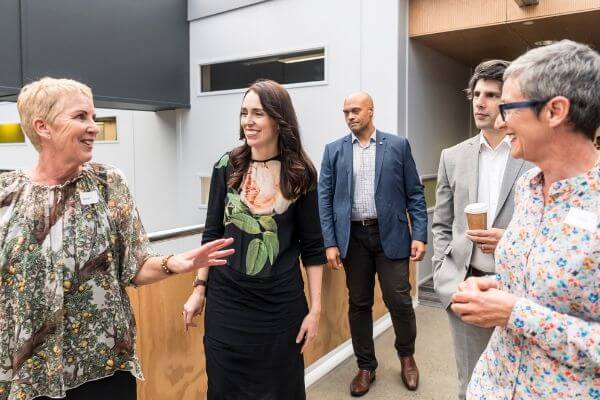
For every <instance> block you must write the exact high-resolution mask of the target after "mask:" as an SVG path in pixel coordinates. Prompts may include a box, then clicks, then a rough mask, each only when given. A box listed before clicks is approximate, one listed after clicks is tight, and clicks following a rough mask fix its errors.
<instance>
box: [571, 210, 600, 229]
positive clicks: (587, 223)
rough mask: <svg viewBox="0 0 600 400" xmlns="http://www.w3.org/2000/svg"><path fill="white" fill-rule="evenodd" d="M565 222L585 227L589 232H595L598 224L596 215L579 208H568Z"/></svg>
mask: <svg viewBox="0 0 600 400" xmlns="http://www.w3.org/2000/svg"><path fill="white" fill-rule="evenodd" d="M565 224H569V225H572V226H575V227H577V228H581V229H585V230H587V231H590V232H596V227H597V226H598V215H597V214H594V213H593V212H590V211H585V210H582V209H580V208H574V207H573V208H571V209H569V214H567V218H565Z"/></svg>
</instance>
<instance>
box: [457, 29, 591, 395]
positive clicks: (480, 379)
mask: <svg viewBox="0 0 600 400" xmlns="http://www.w3.org/2000/svg"><path fill="white" fill-rule="evenodd" d="M504 80H505V83H504V87H503V91H502V101H503V104H501V105H500V111H501V115H500V117H501V118H500V117H499V121H498V123H497V125H506V126H505V127H506V128H507V129H508V131H509V134H510V135H512V136H513V139H512V150H511V153H512V156H513V157H515V158H523V159H525V160H528V161H531V162H533V163H535V164H536V165H537V166H538V168H534V169H532V170H530V171H529V172H527V173H526V174H525V175H524V176H523V177H522V178H521V179H520V180H519V182H518V183H517V186H516V188H515V212H514V215H513V219H512V222H511V224H510V225H509V227H508V228H507V230H506V232H505V233H504V236H503V237H502V239H501V241H500V243H499V244H498V248H497V250H496V254H495V256H496V272H497V278H498V280H497V281H494V280H491V279H486V278H470V279H469V280H467V281H465V282H464V283H463V284H462V285H461V287H460V288H459V291H458V292H457V293H456V294H455V295H454V296H453V298H452V301H453V303H454V304H453V305H452V310H453V311H454V312H456V313H458V314H460V315H461V317H462V319H463V321H465V322H468V323H472V324H476V325H479V326H484V327H493V326H495V327H496V330H495V331H494V333H493V335H492V338H491V339H490V342H489V344H488V346H487V349H486V350H485V352H484V353H483V354H482V356H481V358H480V359H479V362H478V364H477V366H476V367H475V371H474V372H473V376H472V378H471V382H470V384H469V389H468V393H467V398H468V399H544V400H548V399H567V398H568V399H598V398H600V300H599V290H598V284H599V282H600V153H598V151H597V150H596V148H595V146H594V143H593V140H594V135H595V133H596V130H597V129H598V126H599V125H600V96H599V95H598V94H599V93H600V55H598V53H597V52H595V51H594V50H592V49H591V48H589V47H588V46H585V45H582V44H578V43H575V42H572V41H567V40H563V41H561V42H559V43H556V44H553V45H550V46H547V47H542V48H536V49H534V50H531V51H529V52H527V53H525V54H524V55H522V56H521V57H519V58H518V59H517V60H515V61H514V62H513V63H512V64H511V65H510V66H509V67H508V68H507V70H506V72H505V74H504ZM500 119H501V120H502V121H500Z"/></svg>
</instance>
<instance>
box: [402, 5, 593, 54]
mask: <svg viewBox="0 0 600 400" xmlns="http://www.w3.org/2000/svg"><path fill="white" fill-rule="evenodd" d="M531 22H533V24H531ZM561 39H571V40H575V41H578V42H582V43H586V44H589V45H590V46H592V47H593V48H595V49H596V50H599V49H600V10H595V11H589V12H585V13H577V14H567V15H560V16H553V17H548V18H540V19H535V20H532V21H530V22H528V23H526V24H525V23H523V22H513V23H510V24H500V25H493V26H485V27H479V28H472V29H462V30H456V31H451V32H443V33H435V34H430V35H423V36H419V37H414V38H412V39H411V40H418V41H419V42H422V43H424V44H425V45H426V46H429V47H431V48H433V49H436V50H438V51H439V52H440V53H443V54H445V55H447V56H449V57H452V58H454V59H456V60H458V61H460V62H462V63H463V64H466V65H469V66H475V65H477V64H478V63H479V62H481V61H482V60H485V59H490V58H501V59H505V60H513V59H515V58H516V57H517V56H519V55H520V54H522V53H524V52H525V51H527V50H528V49H529V48H533V47H534V46H536V44H535V43H536V42H538V41H543V40H561Z"/></svg>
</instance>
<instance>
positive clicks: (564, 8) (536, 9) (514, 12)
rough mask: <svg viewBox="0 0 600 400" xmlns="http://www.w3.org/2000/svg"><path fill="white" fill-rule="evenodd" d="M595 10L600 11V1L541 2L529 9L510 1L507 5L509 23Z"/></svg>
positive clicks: (555, 0)
mask: <svg viewBox="0 0 600 400" xmlns="http://www.w3.org/2000/svg"><path fill="white" fill-rule="evenodd" d="M594 9H600V0H540V1H539V4H537V5H535V6H528V7H519V6H518V5H517V3H516V2H515V1H514V0H508V1H507V3H506V15H507V20H508V21H509V22H513V21H519V20H527V19H532V18H540V17H548V16H552V15H560V14H571V13H577V12H582V11H589V10H594Z"/></svg>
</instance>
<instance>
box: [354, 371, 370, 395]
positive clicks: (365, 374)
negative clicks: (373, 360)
mask: <svg viewBox="0 0 600 400" xmlns="http://www.w3.org/2000/svg"><path fill="white" fill-rule="evenodd" d="M374 380H375V371H369V370H368V369H359V370H358V373H357V374H356V376H355V377H354V379H352V383H350V394H351V395H352V396H354V397H359V396H362V395H364V394H365V393H367V392H368V391H369V387H371V383H373V381H374Z"/></svg>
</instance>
